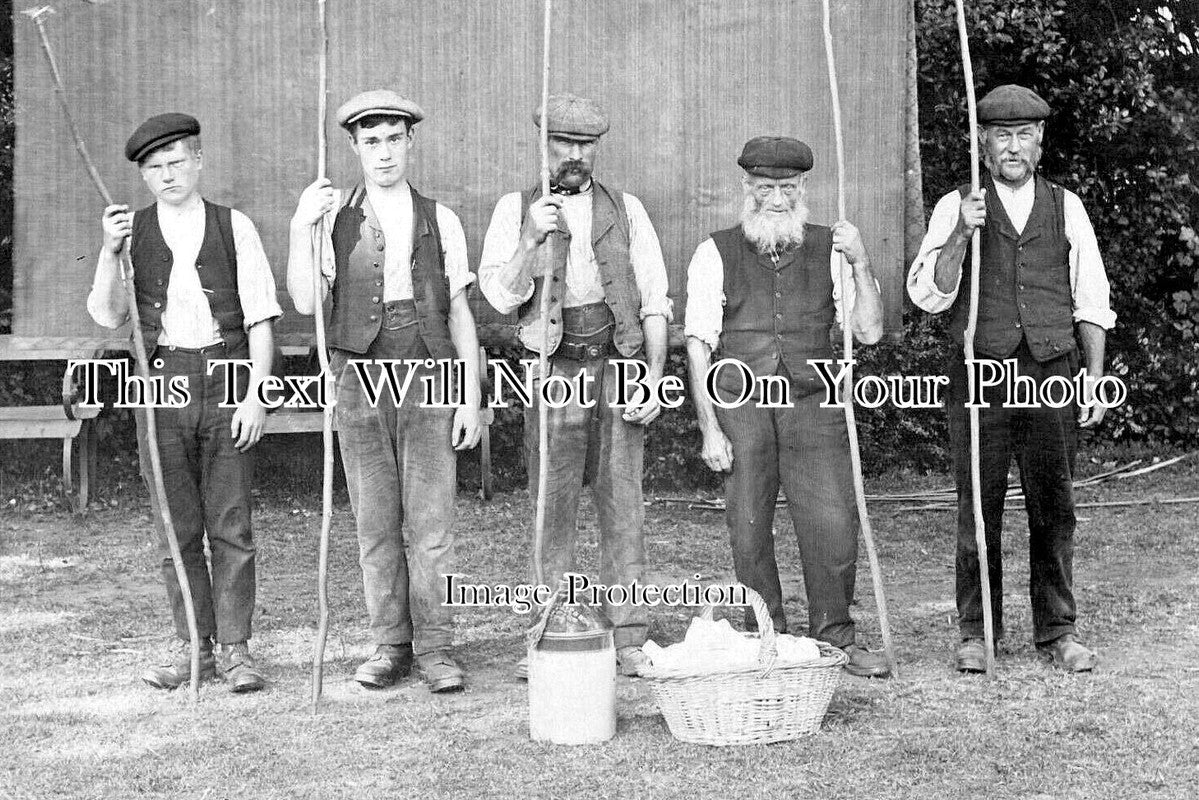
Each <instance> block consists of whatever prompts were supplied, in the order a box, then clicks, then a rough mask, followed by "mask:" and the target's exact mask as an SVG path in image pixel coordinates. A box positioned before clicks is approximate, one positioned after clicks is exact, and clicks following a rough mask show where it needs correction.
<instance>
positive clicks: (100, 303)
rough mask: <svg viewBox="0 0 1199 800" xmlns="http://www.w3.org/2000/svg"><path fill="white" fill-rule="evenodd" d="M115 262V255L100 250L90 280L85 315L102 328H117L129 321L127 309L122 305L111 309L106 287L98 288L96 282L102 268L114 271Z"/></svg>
mask: <svg viewBox="0 0 1199 800" xmlns="http://www.w3.org/2000/svg"><path fill="white" fill-rule="evenodd" d="M116 261H117V257H116V256H115V255H113V254H112V253H111V252H109V251H108V250H107V249H106V248H103V247H101V248H100V257H99V258H98V259H97V260H96V277H95V278H93V279H92V290H91V292H89V293H88V295H87V313H89V314H91V316H92V319H93V320H95V321H96V324H97V325H100V326H101V327H104V328H119V327H121V326H122V325H124V324H125V323H126V322H128V321H129V309H128V308H127V307H126V306H124V305H122V306H121V308H119V309H118V308H113V307H112V305H111V304H110V303H109V302H108V298H110V297H111V296H112V295H111V294H110V292H109V290H108V287H105V286H100V285H99V284H98V283H97V282H96V279H98V278H99V277H100V275H101V274H105V270H104V269H103V268H104V267H106V266H107V267H109V268H111V269H112V270H114V271H115V270H116Z"/></svg>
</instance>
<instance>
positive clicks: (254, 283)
mask: <svg viewBox="0 0 1199 800" xmlns="http://www.w3.org/2000/svg"><path fill="white" fill-rule="evenodd" d="M231 212H232V213H231V214H230V218H231V221H232V226H233V249H234V250H235V251H236V253H237V295H238V299H239V300H240V301H241V313H242V318H243V320H244V322H243V324H244V325H245V328H246V330H249V329H250V328H251V327H253V326H254V325H257V324H258V323H259V322H263V321H265V320H268V319H277V318H278V317H281V316H283V309H282V308H280V307H279V299H278V297H276V295H275V276H274V275H273V274H272V273H271V265H270V263H269V262H267V259H266V252H265V251H264V250H263V249H262V240H261V239H260V238H259V237H258V231H257V230H256V229H255V228H254V223H253V222H251V221H250V218H249V217H247V216H246V215H245V214H243V213H242V212H240V211H238V210H237V209H236V208H235V209H231Z"/></svg>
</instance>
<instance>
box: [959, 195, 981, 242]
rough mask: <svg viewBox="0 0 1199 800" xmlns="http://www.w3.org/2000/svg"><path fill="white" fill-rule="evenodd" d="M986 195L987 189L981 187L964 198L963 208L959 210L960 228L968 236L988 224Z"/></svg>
mask: <svg viewBox="0 0 1199 800" xmlns="http://www.w3.org/2000/svg"><path fill="white" fill-rule="evenodd" d="M986 195H987V190H986V189H979V190H978V191H977V192H971V193H970V194H968V195H966V196H965V197H963V198H962V205H961V209H960V210H959V212H958V230H960V231H961V232H962V233H964V234H965V235H966V236H973V235H974V231H975V229H976V228H981V227H982V226H984V225H986V224H987V201H986Z"/></svg>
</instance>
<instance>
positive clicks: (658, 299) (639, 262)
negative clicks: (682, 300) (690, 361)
mask: <svg viewBox="0 0 1199 800" xmlns="http://www.w3.org/2000/svg"><path fill="white" fill-rule="evenodd" d="M624 206H625V215H626V216H627V217H628V220H629V260H630V261H631V262H632V264H633V275H634V277H635V278H636V281H637V291H638V292H639V293H640V294H641V318H642V319H645V318H646V317H652V316H662V317H666V321H667V322H670V321H672V320H673V319H674V303H673V302H672V301H671V299H670V297H669V296H668V292H669V291H670V281H669V279H668V278H667V277H666V262H665V261H664V260H663V258H662V245H661V244H660V243H659V242H658V234H657V232H656V231H655V230H654V226H653V223H652V222H650V219H649V215H648V214H647V213H645V206H643V205H642V204H641V201H640V200H638V199H637V198H636V197H634V196H633V195H631V194H627V193H626V194H625V195H624Z"/></svg>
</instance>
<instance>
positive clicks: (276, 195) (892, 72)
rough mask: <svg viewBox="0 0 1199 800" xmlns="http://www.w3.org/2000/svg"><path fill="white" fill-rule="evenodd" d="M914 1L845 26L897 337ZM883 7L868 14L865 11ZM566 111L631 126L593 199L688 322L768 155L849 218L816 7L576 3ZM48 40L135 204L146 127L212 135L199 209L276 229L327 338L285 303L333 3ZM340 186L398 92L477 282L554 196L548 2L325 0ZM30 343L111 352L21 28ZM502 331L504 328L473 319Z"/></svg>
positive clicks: (73, 27) (236, 6) (205, 12)
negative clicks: (132, 158) (614, 214)
mask: <svg viewBox="0 0 1199 800" xmlns="http://www.w3.org/2000/svg"><path fill="white" fill-rule="evenodd" d="M908 2H909V0H886V2H877V3H870V4H863V3H853V2H847V1H845V0H841V1H840V2H835V3H834V23H833V24H834V30H835V31H836V32H837V36H838V43H837V53H838V68H839V71H840V77H841V93H842V102H843V104H844V108H843V116H844V120H845V124H846V126H847V129H846V149H847V155H848V167H847V180H848V187H849V190H848V191H849V197H848V207H849V215H850V218H851V219H853V220H854V221H855V222H856V223H857V224H858V225H859V227H860V228H861V229H862V231H863V234H864V235H865V236H866V239H867V244H868V246H869V247H870V249H871V251H872V253H873V255H874V259H875V262H876V264H877V271H878V273H879V277H880V280H881V281H882V283H883V290H884V299H885V301H886V303H887V307H888V327H889V328H891V329H893V330H894V329H896V328H897V327H898V324H899V314H900V309H901V307H902V306H901V302H900V300H901V297H902V280H903V277H902V273H903V264H902V262H901V259H902V233H903V177H904V164H903V156H904V143H903V109H904V102H905V96H904V83H903V75H904V73H903V64H904V61H903V58H904V52H905V51H904V48H905V26H906V25H907V20H908V13H907V12H908V5H907V4H908ZM866 6H869V11H867V10H865V8H866ZM554 8H555V19H554V23H555V32H556V36H555V40H554V46H553V55H552V73H551V88H552V90H553V91H564V90H569V91H574V92H576V93H579V94H589V95H591V96H594V97H596V98H597V99H599V100H601V101H602V102H603V103H604V104H605V105H606V107H607V108H608V110H609V112H610V115H611V117H612V121H613V124H612V131H611V132H610V133H609V135H608V136H607V137H605V140H604V141H603V143H602V146H601V151H600V155H599V159H600V160H599V166H598V170H597V175H598V176H599V177H600V178H601V179H602V180H605V181H607V182H609V183H611V184H613V185H617V186H621V187H623V188H624V189H625V190H626V191H630V192H632V193H634V194H636V195H638V196H639V197H640V198H641V199H642V200H643V202H644V203H645V205H646V208H647V209H648V210H649V213H650V215H651V218H652V219H653V221H654V223H655V225H656V227H657V229H658V233H659V236H660V238H661V240H662V244H663V249H664V251H665V255H666V261H667V265H668V268H669V270H670V275H671V287H672V288H671V291H672V294H673V295H674V296H675V298H676V303H677V310H678V316H679V317H681V312H682V308H683V300H684V298H683V290H684V289H685V271H686V265H687V261H688V260H689V258H690V256H691V253H692V252H693V251H694V249H695V246H696V245H697V244H698V243H699V241H700V240H701V239H702V238H703V237H704V235H706V234H707V233H708V232H710V231H712V230H715V229H718V228H720V227H724V226H726V225H729V224H731V223H732V222H733V221H734V220H735V218H736V214H737V209H738V207H739V205H740V194H739V192H740V189H739V183H738V181H739V177H740V171H739V170H738V168H737V167H736V164H735V161H736V157H737V154H738V153H739V151H740V148H741V145H742V144H743V142H744V141H745V140H746V139H747V138H749V137H750V136H753V135H756V134H761V133H775V134H790V135H795V136H798V137H800V138H802V139H804V140H805V141H807V142H809V143H810V144H811V145H812V147H813V149H814V151H815V153H816V166H815V169H814V170H813V172H812V174H811V176H810V178H809V186H810V189H811V193H810V198H809V199H810V201H811V203H812V206H813V220H815V221H830V220H831V218H832V215H833V214H834V213H835V203H834V199H833V196H832V192H833V190H834V188H835V175H834V162H833V144H832V127H831V126H832V123H831V115H830V112H829V99H828V89H827V78H826V75H825V66H824V56H823V45H822V40H821V33H820V31H821V27H820V4H819V3H818V2H815V0H804V1H803V2H791V1H790V0H688V1H687V2H664V1H663V0H656V1H655V0H636V1H634V0H558V1H557V2H556V3H555V4H554ZM60 12H61V13H59V14H56V15H54V16H52V17H50V19H49V21H48V23H47V26H48V30H49V33H50V36H51V39H52V41H53V43H54V46H55V47H56V51H57V54H58V58H59V62H60V68H61V70H62V73H63V76H64V79H65V80H66V81H67V84H68V91H69V94H70V98H71V102H72V104H73V106H74V108H75V113H76V114H77V116H78V119H79V121H80V124H81V128H82V129H83V131H84V135H85V137H86V139H87V141H88V145H89V147H90V150H91V152H92V155H93V156H94V157H95V158H96V160H97V162H98V164H99V167H100V170H101V172H102V174H103V175H104V176H105V178H106V179H107V180H108V181H109V182H110V186H111V188H112V190H113V192H114V194H116V195H117V196H118V197H119V198H123V199H126V200H127V201H128V202H130V203H131V204H134V205H136V206H141V205H145V204H146V203H147V202H148V201H149V199H150V198H149V194H148V192H147V191H146V190H145V188H144V187H143V186H142V184H141V181H140V178H139V176H138V173H137V171H136V169H135V168H134V167H133V166H132V165H130V164H129V163H128V162H126V161H124V159H123V157H122V155H121V149H122V147H123V144H124V141H125V139H126V137H127V136H128V134H129V133H130V132H131V131H132V129H133V128H134V127H135V126H136V125H137V124H138V123H139V122H140V121H141V120H142V119H144V118H145V117H146V116H148V115H150V114H154V113H159V112H162V111H167V110H181V111H187V112H189V113H192V114H194V115H196V116H197V117H198V118H199V119H200V121H201V123H202V125H203V129H204V134H203V140H204V150H205V166H204V177H203V181H204V189H205V194H206V195H207V196H208V197H210V198H211V199H213V200H216V201H219V202H223V203H228V204H231V205H234V206H236V207H238V208H240V209H242V210H243V211H245V212H246V213H247V214H249V215H250V217H251V218H252V219H253V220H254V221H255V223H256V224H257V225H258V229H259V231H260V233H261V234H262V238H263V241H264V243H265V245H266V248H267V254H268V256H269V257H270V259H271V262H272V265H273V267H274V270H275V275H276V279H277V281H278V283H279V289H280V296H281V302H282V304H283V306H284V310H285V312H288V313H287V314H286V317H285V320H284V322H283V323H282V326H281V329H282V330H283V331H285V332H296V331H306V330H309V329H310V324H309V323H308V321H307V320H305V319H303V318H301V317H299V316H298V315H297V314H296V313H295V312H294V310H293V309H292V308H291V305H290V303H289V302H288V301H287V299H286V297H285V296H284V291H283V288H284V287H283V283H284V281H283V273H284V269H285V260H286V239H287V220H288V218H289V217H290V215H291V212H292V209H293V208H294V202H295V198H296V196H297V195H298V193H299V191H300V190H301V189H302V188H303V186H304V185H305V184H306V183H308V182H309V181H310V180H311V179H312V177H313V175H314V172H315V167H316V156H315V149H316V131H315V125H316V96H315V93H316V57H315V49H316V47H317V31H316V3H315V2H314V0H303V1H301V0H278V2H268V1H267V0H153V1H152V2H151V0H112V2H108V3H105V4H100V5H87V4H83V3H72V4H64V5H62V7H61V9H60ZM328 12H329V21H330V41H331V52H330V95H329V104H330V112H331V123H330V128H329V144H330V158H329V169H330V173H331V175H332V177H333V178H334V179H335V182H336V183H337V184H338V185H348V184H349V183H350V182H352V181H353V180H354V179H355V176H356V162H355V160H354V157H353V154H352V152H351V151H350V149H349V147H348V146H347V145H346V142H345V137H344V134H343V133H342V131H341V130H340V129H339V128H337V126H336V123H335V122H334V121H332V111H333V110H335V109H336V107H337V106H338V105H339V104H340V103H341V102H342V101H343V100H345V99H346V98H347V97H349V96H350V95H351V94H353V93H354V92H357V91H360V90H362V89H366V88H371V87H375V86H387V87H392V88H395V89H397V90H399V91H401V92H402V93H405V94H407V95H409V96H411V97H412V98H413V99H415V100H416V101H417V102H419V103H420V104H421V105H422V106H424V108H425V109H426V111H427V112H428V114H429V116H428V118H427V120H426V121H425V122H423V123H422V124H421V125H420V126H419V127H418V128H417V143H416V148H415V150H414V160H413V168H412V171H411V179H412V181H413V183H414V185H416V186H417V187H418V188H419V189H420V190H422V191H423V192H425V193H427V194H429V195H431V196H433V197H436V198H437V199H439V200H440V201H442V202H443V203H445V204H446V205H448V206H450V207H451V208H453V209H455V210H456V211H457V212H458V214H459V215H460V217H461V218H462V221H463V224H464V225H465V227H466V231H467V239H468V244H469V248H470V253H471V258H472V266H475V263H474V262H475V260H477V258H478V256H479V250H480V245H481V242H482V238H483V233H484V230H485V228H486V225H487V221H488V219H489V218H490V214H491V209H492V206H493V205H494V203H495V201H496V199H498V198H499V196H500V195H502V194H503V193H504V192H507V191H511V190H513V189H517V188H520V187H523V186H526V185H531V184H532V183H533V182H535V181H536V180H537V170H538V161H537V151H536V135H535V130H536V129H535V128H534V126H533V125H532V121H531V116H530V115H531V113H532V110H533V108H534V106H535V105H536V103H537V101H538V91H539V83H540V25H541V4H540V2H537V0H478V1H477V2H454V3H446V2H444V0H440V1H438V0H409V1H408V2H394V1H393V0H387V1H386V2H385V1H384V0H329V1H328ZM15 40H16V41H15V48H16V65H17V69H16V100H17V126H18V132H17V152H16V181H15V184H16V185H15V190H16V220H15V250H14V266H15V280H14V289H15V292H14V294H15V302H16V308H15V314H14V323H15V324H14V333H17V334H20V335H28V336H39V335H45V336H93V335H97V334H98V333H99V332H100V330H99V329H98V328H96V326H94V325H93V324H92V323H91V321H90V319H89V318H88V316H87V314H86V312H85V310H84V307H85V301H86V297H87V293H88V289H89V287H90V282H91V276H92V271H93V269H94V265H95V258H96V252H97V248H98V246H99V225H98V221H97V220H98V217H99V213H100V210H101V206H100V203H99V201H98V200H97V198H96V196H95V194H94V192H93V190H92V188H91V186H90V184H89V183H88V181H87V178H86V175H85V173H84V171H83V170H82V168H81V167H80V165H79V162H78V160H77V158H76V155H75V153H74V150H73V148H72V145H71V142H70V140H69V137H68V133H67V128H66V125H65V122H64V121H63V119H62V115H61V113H60V111H59V109H58V106H57V104H56V103H55V102H54V98H53V93H52V84H51V82H50V78H49V73H48V69H47V68H46V65H45V63H44V61H43V57H42V54H41V52H40V49H39V46H38V42H37V36H36V29H35V28H34V26H33V25H32V24H31V23H30V22H29V21H28V20H27V19H26V18H25V17H22V16H19V15H18V16H17V19H16V22H15ZM476 305H477V308H479V309H480V317H481V319H482V320H483V321H494V320H496V319H498V317H497V316H496V315H494V314H492V313H490V312H489V311H488V310H487V309H485V308H484V306H485V304H482V303H477V304H476Z"/></svg>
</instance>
